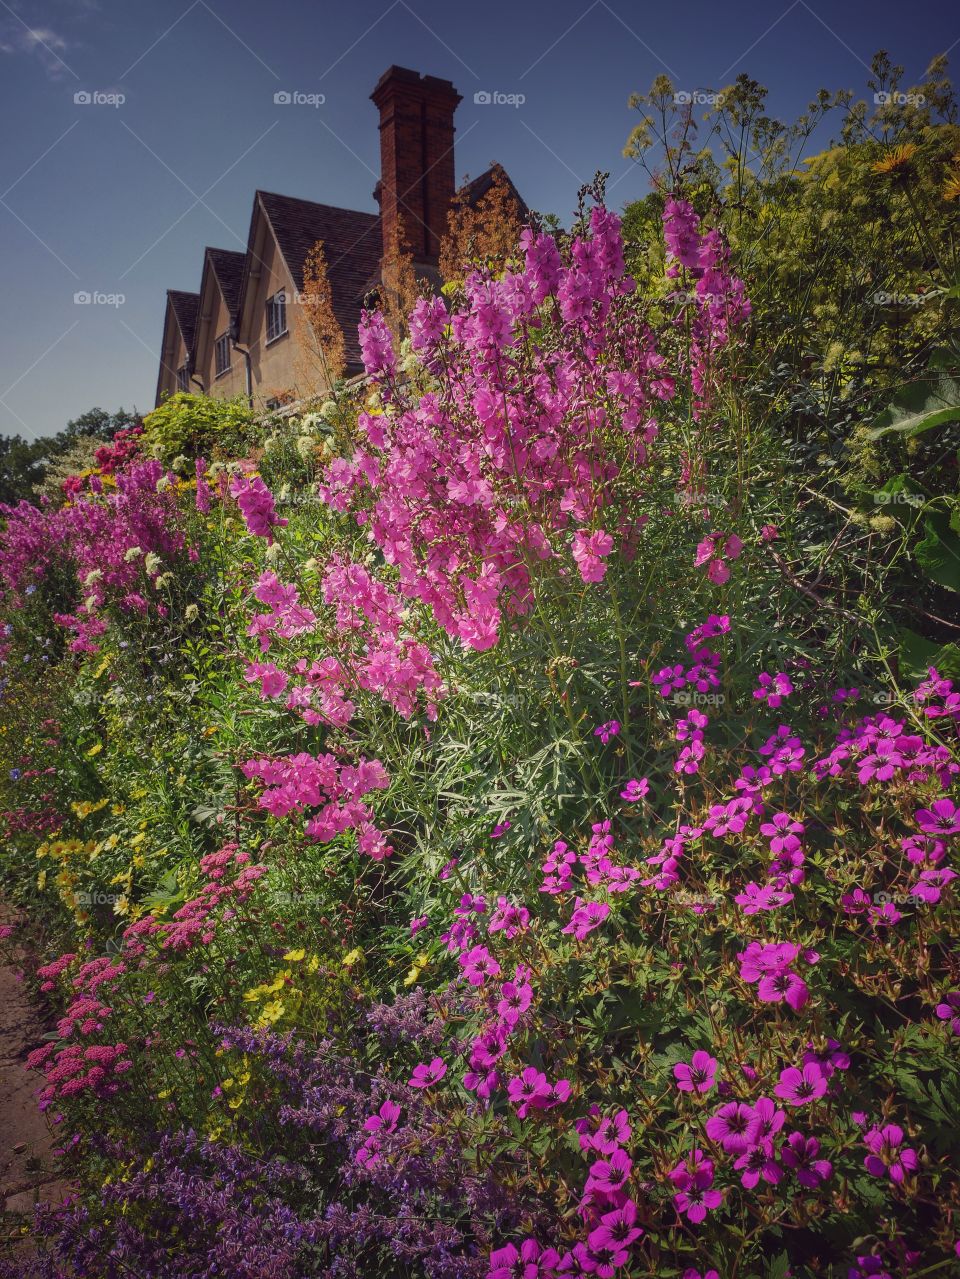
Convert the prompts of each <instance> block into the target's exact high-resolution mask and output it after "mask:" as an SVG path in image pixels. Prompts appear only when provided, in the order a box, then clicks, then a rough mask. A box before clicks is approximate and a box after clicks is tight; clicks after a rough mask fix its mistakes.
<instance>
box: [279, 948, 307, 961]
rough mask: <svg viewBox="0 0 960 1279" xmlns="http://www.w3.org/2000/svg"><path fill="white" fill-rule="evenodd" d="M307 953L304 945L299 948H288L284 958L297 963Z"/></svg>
mask: <svg viewBox="0 0 960 1279" xmlns="http://www.w3.org/2000/svg"><path fill="white" fill-rule="evenodd" d="M306 953H307V952H306V951H305V950H304V949H303V948H302V947H301V948H300V949H299V950H288V951H287V953H286V954H285V955H284V959H288V960H289V961H290V963H292V964H296V963H299V962H300V960H301V959H303V957H304V956H305V955H306Z"/></svg>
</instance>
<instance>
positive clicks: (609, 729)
mask: <svg viewBox="0 0 960 1279" xmlns="http://www.w3.org/2000/svg"><path fill="white" fill-rule="evenodd" d="M619 732H620V723H619V721H618V720H615V719H608V720H607V722H606V723H605V724H598V725H597V727H596V728H595V729H594V730H593V735H594V737H599V738H600V740H601V742H603V744H604V746H606V744H607V742H609V741H610V739H611V738H612V737H616V735H617V734H618V733H619Z"/></svg>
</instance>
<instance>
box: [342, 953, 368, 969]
mask: <svg viewBox="0 0 960 1279" xmlns="http://www.w3.org/2000/svg"><path fill="white" fill-rule="evenodd" d="M362 958H363V951H362V950H360V949H356V950H351V952H350V954H349V955H344V957H343V966H344V968H352V967H353V966H354V964H355V963H356V962H357V961H358V960H360V959H362Z"/></svg>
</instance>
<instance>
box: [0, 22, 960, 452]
mask: <svg viewBox="0 0 960 1279" xmlns="http://www.w3.org/2000/svg"><path fill="white" fill-rule="evenodd" d="M953 46H960V10H958V9H957V7H956V6H954V5H948V4H947V3H945V0H912V2H911V3H910V4H908V5H905V4H903V3H902V2H901V0H871V2H870V3H865V2H863V0H856V2H855V3H851V2H850V0H829V3H828V0H809V2H808V0H773V3H769V4H760V3H757V0H726V2H725V3H723V4H717V3H708V2H705V0H686V3H683V4H679V3H663V2H662V0H658V3H656V4H653V3H646V2H643V3H640V2H638V0H549V2H546V0H484V2H483V3H482V4H481V3H472V2H469V0H467V2H464V0H452V2H451V0H409V2H408V0H377V2H374V3H368V2H367V0H352V3H337V4H333V3H330V2H329V0H323V2H321V3H316V2H314V3H294V2H292V0H256V2H255V0H230V3H227V0H0V110H2V117H0V118H2V119H3V121H4V126H5V127H4V129H3V136H2V138H0V228H2V233H0V262H2V268H3V271H2V280H3V298H4V302H5V305H4V306H3V307H2V310H0V433H5V434H15V433H18V434H21V435H25V436H27V437H33V436H36V435H44V434H48V433H51V432H54V431H57V430H59V429H60V428H61V427H62V426H63V425H64V424H65V423H66V421H67V420H68V419H69V418H71V417H75V416H77V415H78V414H80V413H82V412H84V411H85V410H87V409H89V408H91V407H92V406H94V405H99V406H101V407H103V408H106V409H110V410H113V409H116V408H117V407H119V406H120V405H121V404H122V405H124V406H126V407H128V408H130V407H132V406H134V405H136V407H138V408H140V409H141V410H146V409H149V408H150V407H152V404H153V394H154V387H155V383H156V372H157V363H158V354H157V352H158V347H159V343H160V336H161V326H162V319H163V302H164V294H165V290H166V289H167V288H178V289H188V290H195V289H196V288H197V287H198V284H199V275H200V267H201V260H202V253H203V248H204V246H205V245H207V244H212V245H216V246H219V247H223V248H242V247H243V246H244V240H245V237H246V232H247V227H248V221H249V217H250V208H251V201H252V195H253V192H254V190H255V189H256V188H257V187H262V188H265V189H267V190H274V191H280V192H283V193H285V194H289V195H297V196H302V197H305V198H307V199H315V200H321V201H324V202H327V203H330V204H339V205H344V206H347V207H350V208H358V209H366V210H370V211H375V204H374V201H373V197H372V191H373V186H374V182H375V180H376V177H377V176H378V169H379V149H378V148H379V142H378V134H377V114H376V110H375V108H374V106H373V104H372V103H371V102H370V101H369V93H370V90H371V89H372V88H373V85H374V84H375V82H376V80H377V78H378V77H379V75H380V74H381V72H382V71H383V70H384V69H385V68H386V67H387V66H389V65H390V64H391V63H399V64H401V65H405V66H409V67H413V68H415V69H417V70H420V71H423V72H429V73H431V74H434V75H439V76H444V77H447V78H449V79H452V80H453V81H454V83H455V84H456V85H457V87H458V88H459V89H460V91H461V93H463V95H464V102H463V103H462V104H461V106H460V108H459V111H458V113H457V126H458V133H457V152H456V160H457V172H458V176H460V177H462V176H463V175H464V174H471V175H475V174H477V173H479V172H481V171H482V170H483V169H485V168H486V167H487V165H488V164H489V163H490V162H491V161H492V160H499V161H500V162H501V163H503V164H504V165H505V166H506V168H507V169H508V170H509V172H510V174H511V176H512V177H513V179H514V181H515V182H516V184H517V186H518V187H519V189H520V190H521V192H522V193H523V195H524V197H525V198H526V200H527V202H528V203H529V204H530V205H531V206H533V207H535V208H538V209H540V210H543V211H552V212H555V213H558V214H559V215H560V216H561V217H563V218H564V219H566V218H567V216H568V215H569V212H570V210H571V208H572V207H573V205H574V203H575V199H576V191H577V187H578V186H579V184H580V183H581V182H585V181H589V180H590V178H591V177H592V176H593V174H594V172H595V171H596V170H597V169H598V168H599V169H606V170H609V171H610V173H611V175H612V176H611V179H610V182H611V194H610V200H611V203H612V204H613V205H614V206H615V207H619V206H620V205H622V204H623V203H625V202H627V201H629V200H631V199H634V198H636V197H637V196H640V195H642V194H644V193H645V191H646V190H647V189H648V187H647V179H646V177H645V175H644V173H643V172H642V170H640V169H639V168H637V167H636V166H634V165H632V164H631V163H630V162H629V161H626V160H624V158H623V156H622V154H621V152H622V148H623V144H624V141H625V139H626V136H627V134H628V132H629V130H630V128H631V127H632V124H633V122H634V119H633V115H632V113H631V112H630V110H629V109H628V107H627V98H628V95H629V94H630V93H631V92H632V91H635V90H645V89H647V88H648V87H649V85H650V82H651V81H652V79H653V77H654V76H655V75H656V74H658V73H659V72H661V71H665V72H666V73H667V74H669V75H671V77H672V79H673V80H674V82H675V84H676V85H677V86H678V87H682V88H686V89H689V90H693V89H697V88H708V87H714V88H717V87H720V86H721V85H722V84H724V83H729V82H730V81H731V80H732V79H733V78H734V77H735V76H736V74H737V73H738V72H740V71H746V72H748V73H749V74H750V75H752V76H753V77H754V78H756V79H758V80H760V81H761V82H762V83H764V84H766V85H768V86H769V88H770V90H771V96H770V106H771V109H772V111H773V112H774V113H775V114H778V115H780V116H781V117H783V118H788V119H789V118H792V117H793V116H794V115H795V114H796V113H797V112H798V111H799V110H801V109H802V108H803V107H804V106H805V104H806V103H807V102H808V101H809V99H810V98H811V97H812V96H813V94H814V93H815V91H816V90H817V89H818V88H820V87H821V86H826V87H829V88H837V87H850V88H853V89H856V90H857V91H859V92H863V89H864V83H865V80H866V77H867V64H868V63H869V60H870V56H871V54H872V53H873V52H874V51H875V50H876V49H879V48H886V49H888V50H889V51H890V53H891V55H892V56H893V58H894V60H895V61H898V62H900V63H902V64H903V65H904V66H905V69H906V73H905V80H906V81H907V82H915V81H916V80H918V79H919V78H920V77H921V76H922V74H923V71H924V70H925V68H926V66H927V64H928V62H929V61H930V59H931V57H932V56H934V55H935V54H937V53H940V52H944V51H946V50H948V49H950V48H951V47H953ZM954 51H955V52H956V49H955V50H954ZM478 90H488V91H499V92H500V93H503V94H522V95H524V97H525V99H526V100H525V102H524V103H523V105H522V106H519V107H514V106H507V105H503V106H495V105H490V106H483V105H475V104H474V101H473V95H474V93H475V92H477V91H478ZM282 91H287V92H294V91H296V92H299V93H301V94H314V95H317V94H322V95H324V98H325V102H324V104H323V105H322V106H321V107H313V106H308V105H301V106H296V105H276V104H275V103H274V94H275V93H277V92H282ZM78 93H80V94H84V93H85V94H90V95H94V94H96V95H101V96H102V100H101V101H98V102H87V103H83V102H76V101H75V95H77V94H78ZM119 96H122V99H123V101H122V102H121V103H119V104H117V99H118V97H119ZM77 293H90V294H96V295H98V301H96V302H95V303H90V304H78V303H76V302H75V300H74V298H75V294H77ZM120 298H122V301H120Z"/></svg>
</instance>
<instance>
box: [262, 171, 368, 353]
mask: <svg viewBox="0 0 960 1279" xmlns="http://www.w3.org/2000/svg"><path fill="white" fill-rule="evenodd" d="M258 217H264V218H265V219H266V221H267V223H268V224H269V226H270V228H271V230H272V232H273V236H274V238H275V240H276V242H277V247H278V248H279V250H280V254H281V256H282V257H283V260H284V262H285V263H286V266H287V269H288V270H289V272H290V276H291V278H292V280H293V286H294V288H295V289H296V290H297V291H298V292H299V291H301V290H302V289H303V264H304V262H305V260H306V257H307V254H308V253H309V252H310V250H311V249H312V248H313V246H314V245H315V244H316V242H317V241H318V240H322V241H323V246H324V254H325V256H326V260H327V273H328V276H329V279H330V286H331V292H332V294H333V311H334V315H335V316H336V319H337V321H338V323H339V324H340V327H341V329H342V330H343V334H344V341H345V347H346V358H347V362H348V364H356V363H358V362H359V360H360V347H359V343H358V340H357V325H358V324H359V322H360V311H361V308H362V305H363V298H364V292H365V290H366V287H367V283H368V281H369V280H370V278H371V276H373V275H375V274H376V273H377V268H378V266H379V263H380V256H381V253H382V244H381V235H380V218H379V216H378V215H377V214H375V213H361V212H359V211H358V210H357V209H340V208H337V207H336V206H334V205H330V204H317V203H316V202H315V201H313V200H299V199H296V198H295V197H293V196H288V195H277V194H276V193H275V192H272V191H258V192H257V193H256V196H255V197H254V203H253V215H252V217H251V219H250V236H249V239H248V241H247V254H246V260H245V262H244V268H243V282H242V285H241V289H240V302H239V306H238V317H239V318H238V324H239V323H241V322H242V317H243V313H244V310H245V307H246V302H247V292H248V289H249V283H250V267H251V262H252V260H253V257H254V254H255V247H254V246H255V237H256V229H257V220H258Z"/></svg>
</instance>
